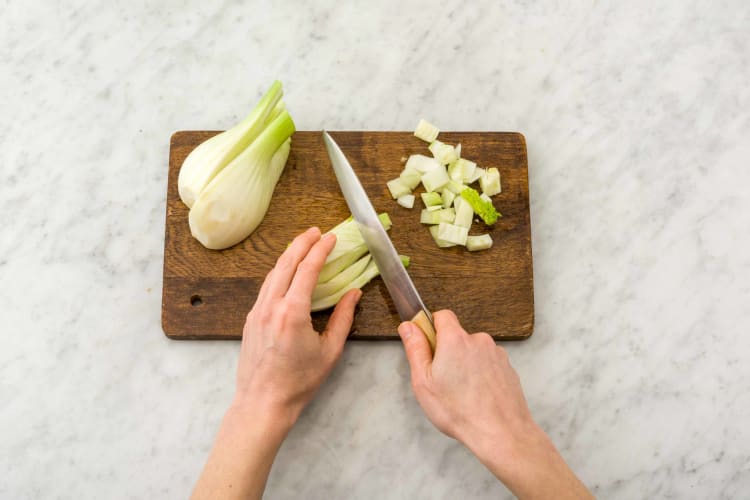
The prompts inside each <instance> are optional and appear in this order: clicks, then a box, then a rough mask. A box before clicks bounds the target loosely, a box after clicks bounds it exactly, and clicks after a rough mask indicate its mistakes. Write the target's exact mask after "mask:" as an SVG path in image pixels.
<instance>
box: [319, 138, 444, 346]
mask: <svg viewBox="0 0 750 500" xmlns="http://www.w3.org/2000/svg"><path fill="white" fill-rule="evenodd" d="M323 142H324V143H325V145H326V149H327V150H328V156H329V158H330V159H331V164H332V165H333V171H334V173H335V174H336V179H337V180H338V183H339V187H341V192H342V194H343V195H344V199H345V200H346V204H347V205H348V206H349V211H350V212H351V213H352V216H353V217H354V220H355V221H357V225H358V226H359V231H360V232H361V233H362V238H363V239H364V241H365V243H366V244H367V248H369V249H370V254H371V255H372V258H373V260H374V261H375V264H376V265H377V266H378V269H379V270H380V275H381V277H382V278H383V282H384V283H385V286H386V288H387V289H388V293H389V294H390V295H391V299H393V305H394V306H395V307H396V311H397V312H398V315H399V317H400V318H401V320H402V321H413V322H414V323H416V324H417V326H419V328H420V330H422V332H423V333H424V334H425V336H426V337H427V340H428V341H429V343H430V347H431V348H432V350H433V352H434V351H435V328H434V326H433V324H432V314H430V311H429V309H427V307H426V306H425V305H424V302H423V301H422V298H421V297H420V295H419V292H418V291H417V288H416V287H415V286H414V283H413V282H412V280H411V278H410V277H409V273H407V272H406V268H405V267H404V265H403V264H402V263H401V259H400V258H399V256H398V253H397V252H396V249H395V247H394V246H393V243H392V242H391V239H390V238H389V237H388V234H387V233H386V232H385V229H384V228H383V225H382V224H381V222H380V219H378V214H377V212H376V211H375V208H374V207H373V206H372V202H371V201H370V198H369V197H368V196H367V192H366V191H365V189H364V187H362V183H361V182H360V181H359V178H358V177H357V174H356V173H355V172H354V169H353V168H352V166H351V164H350V163H349V160H347V159H346V156H345V155H344V153H343V152H342V151H341V148H340V147H339V145H338V144H336V141H334V140H333V138H332V137H331V136H330V135H329V134H328V132H326V131H323Z"/></svg>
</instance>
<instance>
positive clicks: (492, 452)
mask: <svg viewBox="0 0 750 500" xmlns="http://www.w3.org/2000/svg"><path fill="white" fill-rule="evenodd" d="M433 319H434V324H435V331H436V333H437V345H436V348H435V356H434V358H433V356H432V352H431V351H430V345H429V343H428V342H427V339H426V338H425V336H424V334H423V333H422V331H421V330H420V329H419V328H418V327H417V326H416V325H415V324H413V323H411V322H409V321H406V322H404V323H401V325H400V326H399V329H398V333H399V335H400V336H401V339H402V340H403V343H404V348H405V349H406V355H407V358H408V360H409V365H410V366H411V384H412V388H413V390H414V394H415V396H416V398H417V401H418V402H419V405H420V406H421V407H422V409H423V410H424V412H425V414H426V415H427V418H428V419H429V420H430V421H431V422H432V423H433V424H434V425H435V427H437V428H438V430H440V431H441V432H443V433H444V434H446V435H448V436H450V437H452V438H454V439H457V440H458V441H460V442H461V443H463V444H464V445H465V446H466V447H467V448H469V449H470V450H471V451H472V452H473V453H474V454H475V455H476V456H477V457H478V458H479V459H480V460H481V461H482V463H484V464H485V465H486V466H487V467H488V468H489V469H490V470H491V471H492V472H493V473H494V474H495V475H496V476H497V477H498V479H500V480H501V481H502V482H503V483H505V485H506V486H508V488H510V489H511V490H512V491H513V492H514V493H515V494H516V496H518V497H519V498H524V499H525V498H591V496H590V494H589V493H588V491H587V490H586V488H585V486H583V484H582V483H580V481H578V479H577V478H576V477H575V475H574V474H573V472H572V471H571V470H570V469H569V468H568V467H567V465H566V464H565V462H564V461H563V459H562V457H561V456H560V455H559V453H558V452H557V450H556V449H555V447H554V445H553V444H552V442H551V441H550V440H549V438H548V437H547V435H546V434H545V433H544V431H542V429H541V428H540V427H539V426H538V425H537V424H536V423H535V422H534V420H533V418H532V416H531V412H530V411H529V407H528V405H527V404H526V398H525V397H524V395H523V389H522V388H521V381H520V379H519V377H518V374H517V373H516V371H515V370H514V369H513V367H512V366H511V365H510V360H509V358H508V354H507V352H506V351H505V349H503V348H502V347H500V346H497V345H495V341H494V340H493V339H492V337H491V336H489V335H488V334H486V333H475V334H469V333H467V332H466V330H464V329H463V328H462V327H461V324H460V323H459V321H458V318H457V317H456V315H455V314H454V313H453V312H452V311H449V310H443V311H438V312H436V313H435V314H434V315H433Z"/></svg>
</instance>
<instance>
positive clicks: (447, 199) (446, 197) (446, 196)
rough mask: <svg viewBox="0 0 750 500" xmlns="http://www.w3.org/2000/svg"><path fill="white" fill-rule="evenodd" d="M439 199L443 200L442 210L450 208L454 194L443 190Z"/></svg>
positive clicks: (454, 197)
mask: <svg viewBox="0 0 750 500" xmlns="http://www.w3.org/2000/svg"><path fill="white" fill-rule="evenodd" d="M441 198H442V199H443V208H450V207H451V205H453V200H455V199H456V193H454V192H453V191H449V190H447V189H444V190H443V194H442V196H441Z"/></svg>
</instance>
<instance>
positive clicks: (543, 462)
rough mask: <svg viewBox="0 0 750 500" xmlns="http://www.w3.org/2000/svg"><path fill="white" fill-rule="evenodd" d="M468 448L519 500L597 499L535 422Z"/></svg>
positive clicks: (484, 439) (488, 437) (527, 423)
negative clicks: (530, 499)
mask: <svg viewBox="0 0 750 500" xmlns="http://www.w3.org/2000/svg"><path fill="white" fill-rule="evenodd" d="M466 446H467V447H468V448H469V449H470V450H471V451H472V452H473V453H474V454H475V455H476V456H477V458H479V460H480V461H481V462H482V463H483V464H484V465H485V466H486V467H487V468H488V469H489V470H490V471H492V473H493V474H494V475H495V476H496V477H497V478H498V479H499V480H500V481H502V482H503V484H505V485H506V486H507V487H508V489H510V490H511V491H512V492H513V493H514V494H515V495H516V496H517V497H519V498H553V497H554V498H560V499H568V498H593V497H591V495H590V494H589V493H588V491H587V490H586V488H585V486H584V485H583V484H582V483H581V482H580V481H579V480H578V478H577V477H576V476H575V474H574V473H573V471H571V470H570V468H569V467H568V465H567V464H566V463H565V461H564V460H563V458H562V456H561V455H560V453H559V452H558V451H557V449H556V448H555V445H554V444H553V443H552V440H550V438H549V436H547V434H546V433H545V432H544V431H543V430H542V428H541V427H539V426H538V425H537V424H536V423H535V422H533V421H528V422H524V423H523V424H520V425H518V426H516V427H515V428H514V429H513V431H512V433H508V435H505V436H501V435H494V436H493V435H491V434H490V433H485V436H483V439H481V440H475V441H472V442H471V444H466Z"/></svg>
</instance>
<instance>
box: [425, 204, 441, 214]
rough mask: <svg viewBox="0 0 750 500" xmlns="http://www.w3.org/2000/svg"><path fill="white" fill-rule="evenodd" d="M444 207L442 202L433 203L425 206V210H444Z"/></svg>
mask: <svg viewBox="0 0 750 500" xmlns="http://www.w3.org/2000/svg"><path fill="white" fill-rule="evenodd" d="M442 209H443V205H442V204H440V205H432V206H431V207H427V208H425V210H427V211H428V212H436V211H438V210H442Z"/></svg>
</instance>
